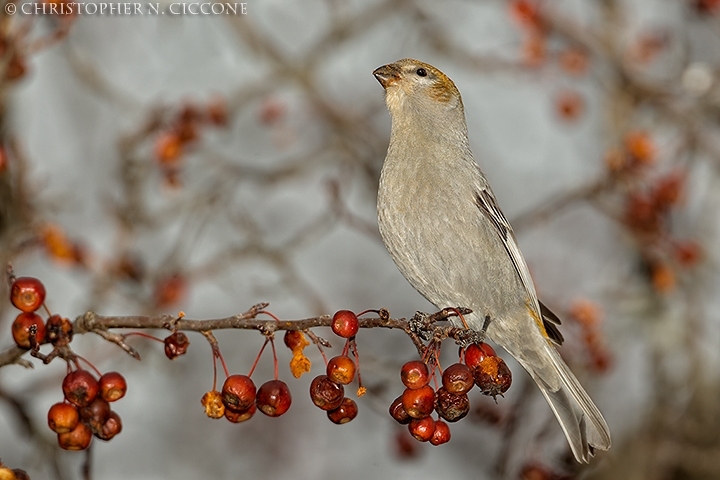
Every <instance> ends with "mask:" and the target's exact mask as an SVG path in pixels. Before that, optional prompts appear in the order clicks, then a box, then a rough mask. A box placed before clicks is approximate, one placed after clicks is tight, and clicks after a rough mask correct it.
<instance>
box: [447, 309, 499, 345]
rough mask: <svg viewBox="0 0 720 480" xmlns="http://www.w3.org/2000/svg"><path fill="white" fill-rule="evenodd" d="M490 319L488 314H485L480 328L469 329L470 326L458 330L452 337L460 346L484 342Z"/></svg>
mask: <svg viewBox="0 0 720 480" xmlns="http://www.w3.org/2000/svg"><path fill="white" fill-rule="evenodd" d="M490 321H491V320H490V315H485V321H484V322H483V326H482V328H481V329H480V330H471V329H470V328H465V329H464V330H460V331H459V332H457V334H456V335H455V337H454V338H455V343H457V344H458V345H460V346H461V347H462V348H467V346H468V345H471V344H473V343H482V342H484V341H485V337H486V333H487V329H488V327H489V326H490Z"/></svg>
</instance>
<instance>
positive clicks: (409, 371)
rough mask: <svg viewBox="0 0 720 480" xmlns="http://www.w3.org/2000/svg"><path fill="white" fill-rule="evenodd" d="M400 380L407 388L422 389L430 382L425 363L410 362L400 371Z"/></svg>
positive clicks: (418, 361)
mask: <svg viewBox="0 0 720 480" xmlns="http://www.w3.org/2000/svg"><path fill="white" fill-rule="evenodd" d="M400 379H401V380H402V382H403V385H405V386H406V387H408V388H422V387H424V386H425V385H427V384H428V383H429V382H430V371H429V370H428V367H427V365H426V364H425V362H421V361H420V360H411V361H409V362H407V363H405V365H403V366H402V368H401V369H400Z"/></svg>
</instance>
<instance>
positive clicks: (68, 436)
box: [58, 422, 92, 451]
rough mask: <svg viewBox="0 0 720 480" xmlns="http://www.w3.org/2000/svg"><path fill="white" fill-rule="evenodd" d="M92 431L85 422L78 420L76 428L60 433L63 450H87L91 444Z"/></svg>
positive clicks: (59, 438) (59, 439) (59, 441)
mask: <svg viewBox="0 0 720 480" xmlns="http://www.w3.org/2000/svg"><path fill="white" fill-rule="evenodd" d="M91 440H92V431H91V430H90V427H88V426H87V425H85V424H84V423H83V422H78V424H77V426H76V427H75V429H73V430H72V431H70V432H66V433H58V443H59V444H60V448H62V449H63V450H76V451H77V450H85V449H86V448H88V447H89V446H90V441H91Z"/></svg>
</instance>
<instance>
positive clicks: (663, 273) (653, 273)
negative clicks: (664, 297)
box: [650, 263, 677, 293]
mask: <svg viewBox="0 0 720 480" xmlns="http://www.w3.org/2000/svg"><path fill="white" fill-rule="evenodd" d="M650 279H651V282H652V286H653V288H655V290H657V291H658V292H659V293H670V292H671V291H673V290H674V289H675V283H676V282H677V279H676V277H675V272H674V271H673V270H672V268H670V266H669V265H667V264H665V263H655V264H654V265H652V266H651V268H650Z"/></svg>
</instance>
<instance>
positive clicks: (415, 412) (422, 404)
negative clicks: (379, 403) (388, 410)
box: [402, 385, 435, 418]
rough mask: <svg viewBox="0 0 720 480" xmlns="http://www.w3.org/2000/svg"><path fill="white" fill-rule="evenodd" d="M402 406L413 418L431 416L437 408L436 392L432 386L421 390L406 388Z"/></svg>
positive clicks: (426, 386)
mask: <svg viewBox="0 0 720 480" xmlns="http://www.w3.org/2000/svg"><path fill="white" fill-rule="evenodd" d="M402 405H403V408H404V409H405V411H406V412H407V414H408V415H410V416H411V417H412V418H424V417H427V416H429V415H430V414H431V413H432V412H433V409H434V408H435V391H434V390H433V389H432V387H431V386H430V385H425V386H424V387H421V388H415V389H413V388H406V389H405V391H404V392H403V394H402Z"/></svg>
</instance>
